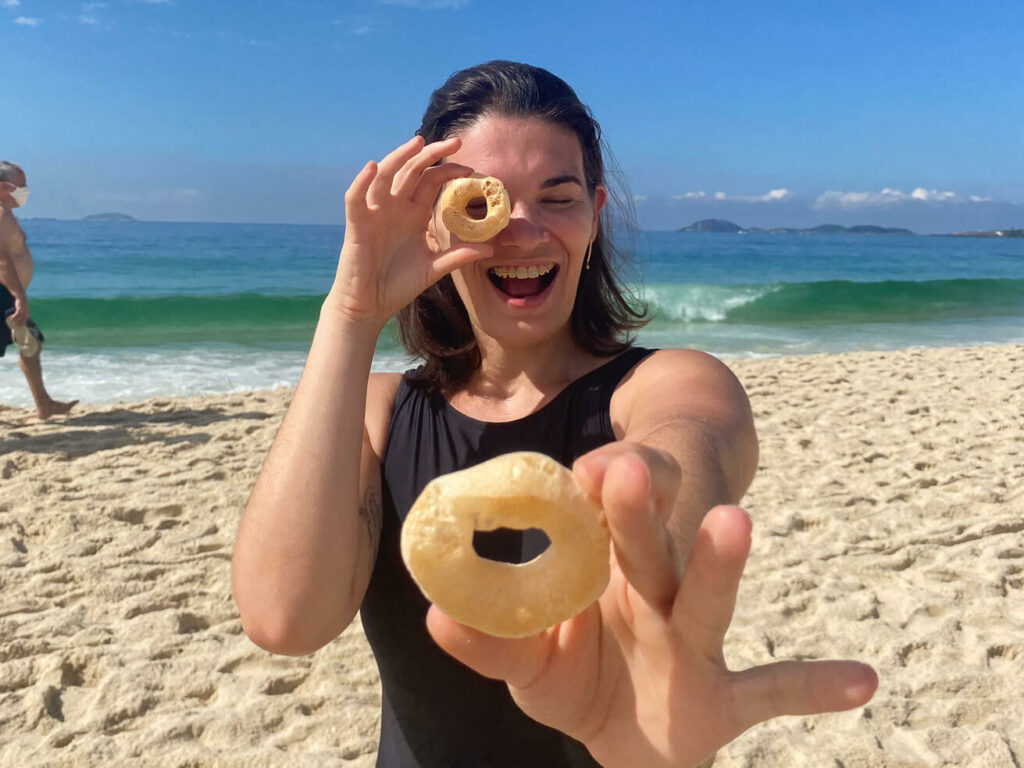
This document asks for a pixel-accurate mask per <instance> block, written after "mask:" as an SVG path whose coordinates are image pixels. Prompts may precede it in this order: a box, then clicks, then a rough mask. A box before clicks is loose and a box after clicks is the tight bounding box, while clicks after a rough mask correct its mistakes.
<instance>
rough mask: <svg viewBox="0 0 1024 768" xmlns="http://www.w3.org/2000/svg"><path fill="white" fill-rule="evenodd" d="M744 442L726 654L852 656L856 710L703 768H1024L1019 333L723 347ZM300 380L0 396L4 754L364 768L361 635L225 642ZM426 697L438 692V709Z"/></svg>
mask: <svg viewBox="0 0 1024 768" xmlns="http://www.w3.org/2000/svg"><path fill="white" fill-rule="evenodd" d="M732 367H733V368H734V370H735V371H736V372H737V374H738V375H739V377H740V379H741V380H742V381H743V383H744V384H745V386H746V387H747V389H748V391H749V393H750V397H751V401H752V403H753V407H754V411H755V414H756V419H757V425H758V430H759V433H760V438H761V461H760V464H761V468H760V471H759V473H758V476H757V479H756V480H755V481H754V485H753V486H752V487H751V489H750V492H749V494H748V495H747V497H746V499H745V500H744V506H745V507H746V508H747V509H748V510H749V511H750V513H751V516H752V517H753V520H754V544H753V551H752V553H751V557H750V561H749V563H748V566H747V571H746V577H745V579H744V580H743V583H742V586H741V590H740V596H739V601H738V604H737V607H736V617H735V620H734V623H733V629H732V631H731V633H730V635H729V638H728V642H727V646H726V656H727V659H728V661H729V663H730V665H731V666H732V667H733V668H742V667H745V666H748V665H750V664H758V663H767V662H771V661H774V660H780V659H786V658H809V659H813V658H843V657H846V658H856V659H861V660H863V661H866V662H868V663H871V664H872V665H874V666H875V668H876V669H877V670H878V672H879V677H880V680H881V684H880V687H879V690H878V693H877V694H876V696H875V699H874V700H873V701H872V702H871V703H870V704H869V705H868V706H867V707H864V708H862V709H859V710H854V711H851V712H848V713H841V714H835V715H826V716H820V717H813V718H798V717H791V718H782V719H779V720H776V721H772V722H770V723H767V724H764V725H761V726H758V727H756V728H754V729H752V730H750V731H748V732H747V733H746V734H744V735H743V736H742V737H740V738H739V739H738V740H736V741H735V742H733V743H732V744H730V745H729V746H727V747H726V748H724V749H723V750H722V751H721V752H720V754H719V757H718V760H717V762H716V766H737V767H738V766H843V767H844V768H855V767H857V766H984V767H985V768H1001V767H1002V766H1006V768H1013V767H1014V766H1016V768H1019V766H1020V765H1022V764H1024V725H1022V724H1024V696H1022V694H1021V691H1022V690H1024V347H1022V346H1012V347H974V348H962V349H930V350H912V351H902V352H889V353H876V352H869V353H850V354H843V355H816V356H808V357H791V358H780V359H771V360H760V361H742V362H735V363H733V364H732ZM290 395H291V392H290V391H288V390H276V391H273V392H256V393H247V394H241V395H223V396H213V397H199V398H189V399H162V400H150V401H147V402H144V403H133V404H117V405H111V406H100V407H79V408H77V409H76V411H75V412H74V413H73V414H72V415H71V416H70V417H68V418H64V419H60V420H54V421H52V422H46V423H40V422H36V421H32V420H26V418H25V417H26V412H25V411H21V410H16V409H10V408H7V409H0V766H5V767H6V766H16V767H17V768H25V766H50V765H52V766H65V765H67V766H71V765H74V766H101V765H102V766H108V765H127V764H129V763H130V764H132V765H154V766H157V765H158V766H162V767H166V768H174V767H176V766H181V767H184V766H189V767H190V768H198V767H203V766H247V767H248V766H289V767H290V768H291V767H294V766H328V765H330V766H334V765H344V766H370V765H372V764H373V761H374V752H375V749H376V740H377V722H378V707H379V704H380V693H379V687H378V682H377V676H376V668H375V666H374V663H373V658H372V656H371V655H370V653H369V650H368V649H367V647H366V644H365V640H364V638H363V635H362V633H361V630H360V628H359V626H358V625H353V626H352V627H350V628H349V629H348V630H347V631H346V632H345V633H344V634H343V635H342V636H341V637H340V638H338V639H337V640H335V641H334V642H333V643H331V644H330V645H328V646H327V647H326V648H324V649H322V650H321V651H319V652H318V653H316V654H314V655H312V656H310V657H305V658H284V657H274V656H271V655H269V654H267V653H265V652H263V651H261V650H259V649H257V648H256V647H255V646H253V645H252V644H251V643H250V642H249V641H248V640H247V639H246V638H245V636H244V635H243V634H242V633H241V627H240V624H239V620H238V616H237V613H236V610H235V606H234V603H233V601H232V599H231V593H230V585H229V561H230V556H231V548H232V545H233V541H234V534H235V530H236V526H237V523H238V519H239V516H240V514H241V511H242V509H243V507H244V504H245V501H246V497H247V495H248V492H249V489H250V488H251V486H252V483H253V480H254V479H255V477H256V474H257V472H258V470H259V467H260V464H261V462H262V460H263V456H264V453H265V452H266V449H267V448H268V446H269V445H270V442H271V440H272V438H273V436H274V433H275V431H276V428H277V425H278V423H279V422H280V419H281V417H282V415H283V412H284V409H285V407H286V405H287V402H288V399H289V397H290ZM439 706H443V702H442V701H439Z"/></svg>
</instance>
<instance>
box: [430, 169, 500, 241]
mask: <svg viewBox="0 0 1024 768" xmlns="http://www.w3.org/2000/svg"><path fill="white" fill-rule="evenodd" d="M479 197H482V198H483V199H484V200H485V201H487V215H486V216H484V218H482V219H474V218H473V217H472V216H470V215H469V214H468V213H467V212H466V206H467V205H468V204H469V202H470V201H471V200H475V199H477V198H479ZM511 215H512V205H511V203H510V201H509V197H508V192H507V191H506V190H505V185H504V184H502V183H501V181H500V180H499V179H496V178H494V177H493V176H484V175H483V174H480V173H474V174H473V175H472V176H469V177H467V178H463V179H454V180H453V181H450V182H448V185H447V186H446V187H445V188H444V192H442V193H441V220H442V221H443V222H444V225H445V226H446V227H447V228H448V231H449V232H452V233H454V234H456V235H458V236H459V239H460V240H462V241H463V242H466V243H482V242H484V241H485V240H490V239H491V238H492V237H494V236H495V235H496V234H498V233H499V232H501V230H503V229H504V228H505V227H506V226H508V220H509V217H510V216H511Z"/></svg>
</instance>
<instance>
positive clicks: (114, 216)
mask: <svg viewBox="0 0 1024 768" xmlns="http://www.w3.org/2000/svg"><path fill="white" fill-rule="evenodd" d="M82 221H137V219H135V218H133V217H131V216H129V215H128V214H127V213H92V214H89V215H88V216H83V217H82Z"/></svg>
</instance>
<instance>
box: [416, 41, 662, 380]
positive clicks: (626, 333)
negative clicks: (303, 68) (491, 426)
mask: <svg viewBox="0 0 1024 768" xmlns="http://www.w3.org/2000/svg"><path fill="white" fill-rule="evenodd" d="M485 115H504V116H508V117H536V118H540V119H542V120H547V121H549V122H551V123H554V124H555V125H558V126H561V127H564V128H568V129H569V130H571V131H572V132H573V133H574V134H576V136H577V137H578V138H579V142H580V148H581V149H582V151H583V172H584V175H585V176H586V180H585V183H586V185H587V191H588V193H589V194H590V195H591V197H593V195H594V191H595V190H596V189H597V187H598V185H605V186H606V187H607V184H606V181H605V162H604V157H603V155H602V146H601V145H602V140H601V128H600V126H599V125H598V124H597V121H596V120H595V119H594V117H593V115H592V114H591V112H590V109H589V108H588V107H587V106H586V105H585V104H583V103H582V102H581V101H580V99H579V97H578V96H577V95H576V92H575V91H573V89H572V88H570V87H569V85H568V84H567V83H566V82H565V81H563V80H562V79H561V78H559V77H556V76H555V75H553V74H551V73H550V72H548V71H547V70H544V69H541V68H539V67H533V66H530V65H528V64H520V63H518V62H513V61H491V62H488V63H486V64H481V65H479V66H475V67H470V68H469V69H464V70H462V71H460V72H456V73H455V74H454V75H452V76H451V77H449V78H448V80H447V81H446V82H445V84H444V85H442V86H441V87H440V88H438V89H437V90H436V91H434V92H433V94H431V96H430V102H429V103H428V104H427V109H426V112H425V113H424V114H423V120H422V122H421V124H420V127H419V130H418V131H417V132H416V133H417V134H418V135H420V136H422V137H423V138H424V140H425V141H426V143H428V144H430V143H432V142H435V141H441V140H443V139H446V138H448V137H450V136H455V135H458V134H459V133H462V132H464V131H466V130H467V129H469V127H470V126H472V125H473V124H474V123H476V122H477V121H478V120H480V119H481V118H482V117H484V116H485ZM609 197H610V202H611V203H612V204H613V206H615V207H617V208H618V209H619V210H618V211H617V217H618V224H619V226H620V227H621V226H623V225H625V226H629V225H631V224H632V223H633V215H632V207H631V205H629V204H628V203H627V202H626V199H625V198H624V197H619V198H616V196H615V195H614V194H613V191H612V190H609ZM608 218H610V217H605V216H602V217H601V219H600V223H599V227H598V232H597V237H596V238H595V239H594V244H593V248H592V250H591V254H590V268H589V269H587V270H584V271H583V272H582V273H581V275H580V282H579V285H578V287H577V289H576V300H575V302H574V304H573V308H572V314H571V316H570V324H571V327H572V333H573V337H574V338H575V339H576V341H577V342H578V343H579V344H580V345H581V346H582V347H583V348H584V349H585V350H587V351H588V352H590V353H591V354H595V355H601V356H611V355H614V354H617V353H619V352H621V351H623V350H624V349H626V348H627V347H628V346H629V345H630V344H631V342H632V340H633V337H634V335H635V331H636V330H637V329H638V328H640V327H641V326H643V325H644V324H645V323H646V322H647V310H646V307H644V306H643V305H642V304H640V303H639V302H637V301H636V299H635V297H633V296H632V294H631V293H630V292H628V291H627V289H626V287H625V285H624V283H623V282H622V281H621V279H620V277H619V274H618V272H619V268H620V266H621V264H622V262H623V261H624V260H623V258H622V254H621V253H620V252H619V251H618V250H617V249H616V248H615V247H614V245H613V243H612V238H611V227H610V225H609V224H608V222H607V220H608ZM397 324H398V337H399V340H400V341H401V343H402V345H403V346H404V347H405V349H406V350H407V351H408V352H409V353H410V354H412V355H415V356H417V357H421V358H423V360H424V364H423V366H422V367H420V368H419V369H418V370H417V371H416V372H415V373H413V374H411V376H410V380H411V383H412V384H414V385H416V386H420V387H424V388H428V389H436V390H439V391H442V392H443V391H449V390H451V389H455V388H458V387H459V386H461V385H462V384H464V383H466V382H467V381H468V380H469V378H470V376H471V375H472V374H473V372H474V371H475V370H476V369H477V368H478V367H479V366H480V350H479V349H478V347H477V343H476V338H475V337H474V335H473V328H472V324H471V323H470V320H469V314H468V313H467V312H466V307H465V305H464V304H463V303H462V299H461V298H460V297H459V295H458V292H457V291H456V290H455V283H454V282H453V281H452V278H451V275H446V276H445V277H443V278H442V279H441V280H439V281H438V282H437V283H435V284H434V285H432V286H431V287H430V288H428V289H427V290H425V291H423V293H421V294H420V295H419V296H418V297H417V298H416V299H415V300H414V301H413V302H412V303H411V304H409V305H408V306H406V307H404V308H403V309H401V310H400V311H399V312H398V315H397Z"/></svg>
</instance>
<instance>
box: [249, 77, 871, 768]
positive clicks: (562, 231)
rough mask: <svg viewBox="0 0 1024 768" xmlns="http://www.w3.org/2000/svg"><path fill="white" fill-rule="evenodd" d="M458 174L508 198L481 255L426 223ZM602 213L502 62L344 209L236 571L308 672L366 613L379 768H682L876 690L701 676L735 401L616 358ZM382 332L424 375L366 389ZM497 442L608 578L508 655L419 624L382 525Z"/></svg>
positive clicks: (746, 422)
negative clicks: (577, 504) (555, 463)
mask: <svg viewBox="0 0 1024 768" xmlns="http://www.w3.org/2000/svg"><path fill="white" fill-rule="evenodd" d="M471 172H480V173H484V174H487V175H491V176H496V177H498V178H499V179H501V180H502V181H503V183H504V184H505V186H506V189H507V190H508V193H509V195H510V198H511V203H512V215H511V219H510V222H509V224H508V226H507V227H506V228H505V229H504V230H502V231H501V232H500V233H498V234H497V235H495V236H494V237H493V238H492V239H491V240H490V241H488V242H486V243H481V244H468V243H464V242H461V241H459V239H458V238H457V237H455V236H454V235H452V234H450V233H449V232H448V231H447V229H446V228H445V226H444V224H443V222H442V221H441V217H440V215H439V213H438V212H437V211H436V210H435V208H434V206H435V203H436V200H437V198H438V194H439V192H440V190H441V189H442V188H443V186H444V184H446V183H447V182H449V181H451V180H453V179H456V178H460V177H464V176H467V175H469V174H470V173H471ZM607 198H608V192H607V190H606V187H605V183H604V169H603V163H602V159H601V150H600V142H599V130H598V127H597V125H596V123H595V122H594V121H593V119H592V117H591V116H590V113H589V111H588V110H587V108H586V107H585V106H584V105H583V104H581V103H580V101H579V99H578V98H577V97H576V94H575V93H574V92H573V91H572V89H570V88H569V86H568V85H566V84H565V83H564V82H562V81H561V80H559V79H558V78H557V77H555V76H554V75H552V74H550V73H548V72H546V71H544V70H541V69H537V68H535V67H529V66H526V65H522V64H516V63H512V62H491V63H489V64H485V65H482V66H479V67H474V68H471V69H468V70H464V71H462V72H459V73H456V74H455V75H453V76H452V77H451V78H450V79H449V80H448V82H447V83H445V85H444V86H443V87H442V88H440V89H439V90H438V91H436V92H435V93H434V94H433V96H432V97H431V101H430V104H429V106H428V108H427V112H426V114H425V116H424V119H423V123H422V125H421V128H420V130H419V131H418V134H417V136H416V137H415V138H414V139H412V140H411V141H409V142H407V143H406V144H404V145H403V146H401V147H399V148H398V149H396V150H394V151H393V152H392V153H390V154H389V155H388V156H387V157H385V158H384V159H383V160H382V161H381V162H380V163H379V164H377V163H373V162H371V163H368V164H367V165H366V167H365V168H363V170H362V171H361V172H360V173H359V174H358V175H357V176H356V178H355V180H354V181H353V182H352V185H351V187H350V188H349V190H348V192H347V193H346V196H345V209H346V210H345V214H346V229H345V242H344V245H343V246H342V249H341V255H340V258H339V264H338V272H337V277H336V279H335V282H334V285H333V287H332V289H331V291H330V294H329V295H328V297H327V300H326V301H325V302H324V305H323V308H322V310H321V314H320V322H319V324H318V326H317V330H316V334H315V337H314V339H313V344H312V347H311V349H310V354H309V358H308V361H307V364H306V368H305V370H304V372H303V374H302V378H301V380H300V382H299V385H298V388H297V390H296V393H295V397H294V400H293V402H292V404H291V406H290V407H289V409H288V413H287V415H286V417H285V420H284V422H283V423H282V425H281V429H280V431H279V433H278V435H277V438H276V439H275V441H274V444H273V446H272V447H271V450H270V452H269V454H268V456H267V460H266V463H265V465H264V467H263V470H262V472H261V474H260V477H259V479H258V480H257V482H256V485H255V487H254V489H253V493H252V498H251V499H250V501H249V504H248V506H247V508H246V511H245V515H244V517H243V520H242V524H241V527H240V530H239V533H238V540H237V544H236V549H235V555H234V560H233V564H232V567H233V583H234V591H235V597H236V600H237V602H238V606H239V609H240V612H241V616H242V623H243V627H244V628H245V631H246V633H247V634H248V635H249V637H250V638H252V640H253V641H254V642H255V643H257V644H258V645H260V646H262V647H263V648H266V649H267V650H270V651H272V652H275V653H286V654H304V653H311V652H312V651H314V650H316V649H317V648H319V647H321V646H323V645H324V644H326V643H328V642H330V640H332V639H333V638H334V637H336V636H337V635H338V634H339V633H340V632H341V631H342V630H344V629H345V627H346V626H348V624H349V622H350V621H351V620H352V618H353V617H354V616H355V613H356V611H357V610H359V609H360V608H362V614H361V615H362V620H363V625H364V627H365V630H366V634H367V637H368V639H369V641H370V643H371V646H372V647H373V649H374V653H375V656H376V658H377V662H378V666H379V668H380V673H381V680H382V687H383V699H384V701H383V712H382V724H381V743H380V750H379V753H378V765H382V766H428V765H431V766H432V765H443V766H452V765H467V766H501V765H510V766H512V765H514V766H527V765H528V766H546V765H552V766H565V765H594V764H601V765H607V766H631V767H632V766H658V765H666V766H667V765H672V766H680V765H693V764H696V763H698V762H700V761H702V760H705V759H707V758H708V757H709V756H711V755H712V754H713V753H714V751H715V750H716V749H717V748H719V747H720V746H722V745H723V744H725V743H727V742H728V741H729V740H730V739H732V738H734V737H735V736H736V735H738V734H739V733H741V732H742V731H743V730H744V729H746V728H748V727H750V726H751V725H754V724H755V723H758V722H760V721H762V720H765V719H767V718H769V717H774V716H776V715H781V714H799V713H814V712H821V711H829V710H839V709H846V708H849V707H854V706H858V705H860V704H863V703H864V702H865V701H867V700H868V699H869V698H870V697H871V694H872V693H873V691H874V688H875V685H876V680H875V677H874V673H873V672H872V671H871V670H870V668H867V667H864V666H863V665H859V664H856V663H853V662H821V663H818V664H796V663H784V664H780V665H772V666H769V667H764V668H757V669H753V670H747V671H744V672H739V673H735V672H730V671H728V670H727V669H726V668H725V665H724V660H723V657H722V639H723V637H724V635H725V632H726V629H727V628H728V625H729V622H730V619H731V614H732V606H733V603H734V599H735V594H736V589H737V586H738V582H739V578H740V575H741V573H742V568H743V562H744V559H745V557H746V553H747V551H748V548H749V541H750V538H749V532H750V521H749V519H748V518H747V517H746V515H745V513H744V512H743V511H742V510H740V509H738V508H736V507H732V506H723V505H728V504H733V503H735V502H737V501H738V500H739V499H740V497H741V496H742V495H743V493H744V491H745V490H746V488H747V486H748V485H749V483H750V481H751V479H752V477H753V474H754V471H755V469H756V464H757V442H756V436H755V433H754V428H753V423H752V419H751V414H750V408H749V405H748V403H747V399H746V395H745V394H744V392H743V389H742V387H741V386H740V385H739V383H738V382H737V381H736V379H735V378H734V377H733V376H732V374H731V373H730V372H729V370H728V369H727V368H726V367H725V366H724V365H722V364H721V363H719V362H718V361H716V360H715V359H713V358H711V357H708V356H706V355H703V354H701V353H698V352H695V351H692V350H667V349H666V350H660V351H656V352H653V353H651V352H649V351H647V350H638V349H634V348H632V347H630V346H629V344H628V332H629V330H631V329H632V328H633V327H635V325H636V324H637V320H638V318H637V315H636V314H635V313H632V312H631V310H630V309H629V305H628V303H626V302H625V300H624V298H623V294H622V292H621V290H620V289H619V287H618V284H617V282H616V279H615V276H614V273H613V271H612V268H611V263H610V254H611V250H610V246H609V242H608V237H607V232H606V230H605V228H604V224H603V220H602V216H601V212H602V208H603V207H604V204H605V202H606V200H607ZM509 267H515V268H516V269H515V270H513V271H512V272H511V273H510V271H509V269H508V268H509ZM519 267H527V268H529V267H536V268H537V272H536V274H537V276H536V277H533V278H531V277H526V278H522V279H520V278H518V277H512V276H511V275H515V274H519V271H518V268H519ZM527 274H529V270H527ZM403 308H404V309H403ZM396 313H399V321H400V328H401V335H402V338H403V340H404V341H405V342H406V345H407V346H408V347H409V348H410V350H411V351H412V352H414V353H416V354H418V355H420V356H422V357H423V358H424V359H425V361H426V362H425V364H424V365H423V366H422V367H421V368H420V369H418V370H417V371H416V372H413V373H412V374H408V375H406V376H405V377H403V376H400V375H398V374H372V375H371V374H370V373H369V371H370V363H371V359H372V357H373V349H374V344H375V341H376V339H377V335H378V334H379V333H380V331H381V329H382V328H383V326H384V324H385V323H386V322H387V320H388V319H389V318H390V317H391V316H392V315H394V314H396ZM520 449H532V450H540V451H542V452H545V453H548V454H549V455H552V456H554V457H555V458H556V459H558V460H560V461H562V462H563V463H565V464H566V465H571V466H572V468H573V472H574V473H575V475H576V478H577V480H578V482H579V483H580V485H581V486H582V487H583V488H584V490H585V491H586V492H587V493H589V494H591V495H592V496H593V497H594V498H595V499H596V500H598V501H599V502H600V504H601V505H602V507H603V508H604V511H605V514H606V516H607V520H608V524H609V528H610V531H611V535H612V541H613V557H612V560H613V562H612V578H611V582H610V584H609V586H608V589H607V590H606V591H605V593H604V595H603V596H602V597H601V599H600V600H599V601H598V602H597V603H595V604H594V605H592V606H591V607H590V608H588V609H587V610H586V611H584V612H583V613H582V614H580V615H579V616H577V617H575V618H573V619H572V620H570V621H567V622H564V623H563V624H561V625H559V626H557V627H554V628H552V629H550V630H548V631H546V632H544V633H541V634H540V635H537V636H534V637H530V638H526V639H521V640H507V639H499V638H494V637H489V636H486V635H484V634H482V633H479V632H476V631H474V630H471V629H469V628H467V627H464V626H461V625H458V624H456V623H455V622H453V621H452V620H450V619H448V618H447V617H446V616H444V615H443V614H442V613H441V612H440V611H439V610H438V609H436V608H432V607H430V606H428V604H427V602H426V601H425V600H424V598H423V597H422V596H421V595H420V593H419V591H418V590H417V589H416V587H415V585H414V584H413V583H412V582H411V580H410V578H409V576H408V574H407V573H406V571H405V569H404V567H403V565H402V563H401V560H400V558H399V556H398V551H399V547H398V531H399V527H400V525H401V521H402V519H403V518H404V516H405V514H406V512H407V511H408V508H409V505H410V504H411V503H412V501H413V500H414V499H415V497H416V495H417V494H418V492H419V490H420V489H422V487H423V486H424V485H425V484H426V482H428V481H429V480H430V479H432V478H433V477H434V476H436V475H437V474H440V473H442V472H448V471H452V470H454V469H459V468H463V467H466V466H471V465H473V464H476V463H479V462H480V461H483V460H485V459H487V458H490V457H491V456H494V455H497V454H500V453H505V452H508V451H512V450H520ZM708 510H711V512H710V513H709V512H708ZM480 546H481V548H482V549H486V550H489V551H488V554H489V555H491V556H494V557H496V558H501V559H515V560H524V559H527V558H529V557H531V556H533V555H534V554H536V553H537V551H539V549H541V548H542V547H543V544H542V543H538V542H536V541H534V540H532V539H531V537H530V536H529V535H523V534H514V533H509V532H506V534H505V535H504V537H498V539H497V540H494V539H490V540H488V541H487V542H484V543H481V545H480Z"/></svg>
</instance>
